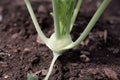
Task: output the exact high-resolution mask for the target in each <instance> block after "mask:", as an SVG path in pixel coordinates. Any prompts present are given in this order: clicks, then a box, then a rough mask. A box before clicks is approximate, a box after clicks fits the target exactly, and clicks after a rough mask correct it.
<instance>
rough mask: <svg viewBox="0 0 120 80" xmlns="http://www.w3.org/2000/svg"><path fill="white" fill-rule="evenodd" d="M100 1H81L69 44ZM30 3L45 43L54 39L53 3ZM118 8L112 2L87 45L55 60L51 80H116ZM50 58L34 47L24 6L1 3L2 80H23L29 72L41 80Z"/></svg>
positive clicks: (119, 77)
mask: <svg viewBox="0 0 120 80" xmlns="http://www.w3.org/2000/svg"><path fill="white" fill-rule="evenodd" d="M93 1H94V2H93ZM99 1H100V0H84V2H83V5H82V7H81V11H80V12H79V15H78V18H77V20H76V23H75V25H74V28H73V31H72V33H71V35H72V38H73V40H76V39H77V37H78V36H79V35H80V33H82V31H83V29H84V28H85V26H86V25H87V24H88V22H89V20H90V19H91V17H92V15H93V13H94V12H95V11H96V9H97V6H96V5H98V4H99ZM31 2H32V6H33V9H34V11H35V13H36V16H37V19H38V21H39V24H40V25H42V27H41V28H42V30H43V31H44V33H45V34H46V35H47V36H48V37H49V36H50V35H51V34H52V33H53V19H52V17H51V16H50V14H49V13H50V12H51V11H52V8H51V0H31ZM119 4H120V1H119V0H112V1H111V3H110V5H109V7H107V9H106V10H105V12H104V13H103V15H102V17H101V18H100V19H99V21H98V22H97V23H96V25H95V27H94V29H93V30H92V31H91V32H90V34H89V36H88V37H87V38H86V40H85V41H83V42H82V43H81V44H80V45H79V46H78V47H76V48H74V49H72V50H69V51H67V52H65V53H64V54H63V55H62V56H60V57H59V58H58V60H57V61H56V63H55V65H54V69H53V72H52V75H51V76H50V79H49V80H120V26H119V25H120V7H119ZM56 46H57V45H56ZM52 57H53V55H52V52H51V50H50V49H48V47H47V46H45V44H44V43H42V42H40V41H39V43H38V41H37V33H36V30H35V28H34V25H33V23H32V21H31V18H30V16H29V13H28V10H27V8H26V6H25V4H24V1H23V0H21V1H19V0H12V1H10V0H0V80H27V78H26V75H27V73H30V72H31V73H36V74H37V76H38V78H39V80H43V78H44V77H45V75H46V73H47V70H48V68H49V65H50V63H51V60H52Z"/></svg>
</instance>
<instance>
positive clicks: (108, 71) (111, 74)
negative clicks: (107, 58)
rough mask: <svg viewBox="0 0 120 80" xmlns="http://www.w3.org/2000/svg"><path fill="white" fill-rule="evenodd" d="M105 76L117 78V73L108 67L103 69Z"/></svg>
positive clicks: (114, 79) (113, 79)
mask: <svg viewBox="0 0 120 80" xmlns="http://www.w3.org/2000/svg"><path fill="white" fill-rule="evenodd" d="M103 71H104V74H105V76H106V77H107V78H108V79H110V80H119V79H118V77H117V73H116V72H115V71H113V70H112V69H109V68H104V69H103Z"/></svg>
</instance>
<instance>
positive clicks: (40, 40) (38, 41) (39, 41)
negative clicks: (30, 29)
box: [37, 35, 45, 44]
mask: <svg viewBox="0 0 120 80" xmlns="http://www.w3.org/2000/svg"><path fill="white" fill-rule="evenodd" d="M37 43H39V44H45V43H44V42H43V41H42V39H41V38H40V37H39V35H38V36H37Z"/></svg>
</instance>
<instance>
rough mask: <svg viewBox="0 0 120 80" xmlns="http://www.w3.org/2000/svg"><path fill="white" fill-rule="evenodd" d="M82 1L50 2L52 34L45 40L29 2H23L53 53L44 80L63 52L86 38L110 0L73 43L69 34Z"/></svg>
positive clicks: (26, 0)
mask: <svg viewBox="0 0 120 80" xmlns="http://www.w3.org/2000/svg"><path fill="white" fill-rule="evenodd" d="M82 1H83V0H52V7H53V12H51V15H52V16H53V20H54V33H53V34H52V35H51V37H50V38H47V37H46V36H45V35H44V33H43V32H42V30H41V28H40V25H39V24H38V21H37V19H36V17H35V14H34V12H33V9H32V7H31V4H30V1H29V0H25V3H26V6H27V8H28V10H29V13H30V15H31V18H32V20H33V23H34V25H35V28H36V30H37V32H38V35H39V36H40V38H41V39H42V40H43V41H44V43H45V44H46V45H47V46H48V47H49V48H50V49H51V50H52V52H53V60H52V63H51V65H50V68H49V71H48V73H47V75H46V77H45V79H44V80H48V78H49V76H50V74H51V72H52V69H53V66H54V63H55V61H56V60H57V58H58V57H59V56H60V55H62V54H63V53H64V52H65V51H67V50H69V49H72V48H74V47H76V46H77V45H79V43H81V42H82V41H83V40H84V39H85V38H86V36H87V35H88V34H89V32H90V31H91V29H92V28H93V26H94V25H95V23H96V22H97V20H98V19H99V17H100V16H101V14H102V13H103V11H104V10H105V8H106V7H107V5H108V4H109V2H110V0H103V2H102V3H101V5H100V6H99V8H98V9H97V11H96V12H95V14H94V16H93V17H92V19H91V20H90V22H89V23H88V25H87V26H86V28H85V30H84V31H83V32H82V34H81V35H80V36H79V38H78V39H77V40H76V41H73V40H72V38H71V35H70V33H71V30H72V28H73V25H74V23H75V20H76V17H77V14H78V12H79V9H80V6H81V3H82ZM86 7H87V6H86ZM34 79H35V78H33V77H32V76H31V75H28V80H34Z"/></svg>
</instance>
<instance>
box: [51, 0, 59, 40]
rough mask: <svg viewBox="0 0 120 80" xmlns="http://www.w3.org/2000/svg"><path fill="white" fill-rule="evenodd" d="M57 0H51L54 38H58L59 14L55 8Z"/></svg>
mask: <svg viewBox="0 0 120 80" xmlns="http://www.w3.org/2000/svg"><path fill="white" fill-rule="evenodd" d="M56 1H57V0H52V5H53V18H54V28H55V35H56V38H60V25H59V16H58V10H57V4H56V3H57V2H56Z"/></svg>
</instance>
